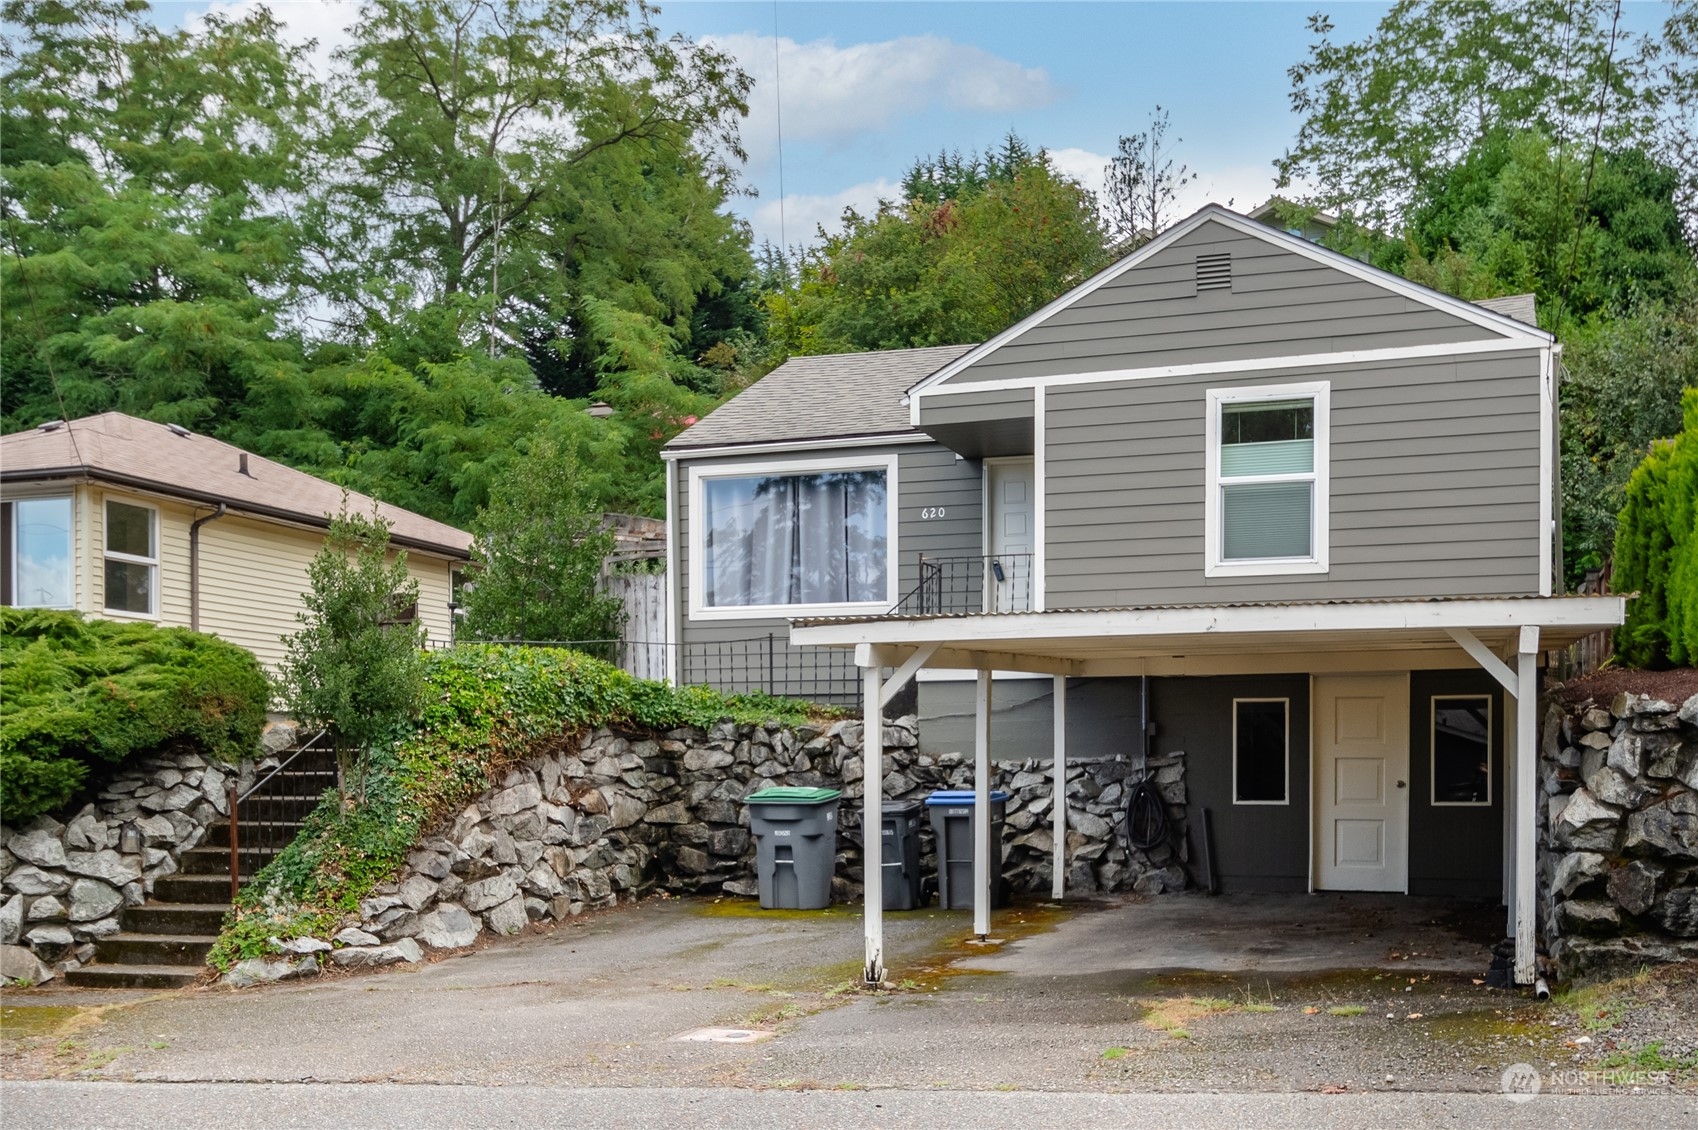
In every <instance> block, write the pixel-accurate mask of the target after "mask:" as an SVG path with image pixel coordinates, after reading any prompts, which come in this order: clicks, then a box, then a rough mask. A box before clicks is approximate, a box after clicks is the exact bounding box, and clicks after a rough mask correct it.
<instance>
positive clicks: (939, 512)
mask: <svg viewBox="0 0 1698 1130" xmlns="http://www.w3.org/2000/svg"><path fill="white" fill-rule="evenodd" d="M920 517H921V518H922V519H924V518H941V517H943V507H941V506H922V507H920Z"/></svg>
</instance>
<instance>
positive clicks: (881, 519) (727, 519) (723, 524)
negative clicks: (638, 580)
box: [702, 471, 887, 607]
mask: <svg viewBox="0 0 1698 1130" xmlns="http://www.w3.org/2000/svg"><path fill="white" fill-rule="evenodd" d="M884 478H885V476H884V472H883V471H831V472H824V473H820V474H811V475H763V476H751V477H746V478H711V479H707V480H705V481H704V484H703V486H704V489H703V492H702V496H703V509H704V510H705V511H706V513H704V514H703V516H702V518H703V521H704V523H705V524H706V530H707V533H706V537H705V539H704V542H705V544H704V547H703V553H704V558H705V560H704V562H703V570H702V574H703V588H704V597H705V600H706V603H707V604H708V605H709V606H710V607H740V606H757V607H758V606H782V605H794V604H844V603H856V602H872V601H878V600H882V599H884V598H885V596H886V595H887V593H886V590H885V576H886V574H885V557H886V548H887V546H886V542H887V537H886V524H885V520H886V511H885V481H884Z"/></svg>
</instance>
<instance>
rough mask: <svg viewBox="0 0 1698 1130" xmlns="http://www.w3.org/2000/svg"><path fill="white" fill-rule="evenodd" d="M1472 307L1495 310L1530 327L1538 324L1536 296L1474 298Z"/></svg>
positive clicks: (1510, 295) (1514, 295)
mask: <svg viewBox="0 0 1698 1130" xmlns="http://www.w3.org/2000/svg"><path fill="white" fill-rule="evenodd" d="M1474 305H1476V306H1484V307H1485V308H1486V309H1488V310H1495V311H1497V312H1498V313H1499V314H1502V315H1504V316H1505V317H1507V318H1514V319H1515V320H1516V321H1518V322H1526V323H1527V324H1528V325H1530V326H1535V327H1536V326H1538V324H1539V304H1538V296H1537V295H1533V294H1506V295H1504V296H1503V297H1502V298H1476V299H1475V300H1474Z"/></svg>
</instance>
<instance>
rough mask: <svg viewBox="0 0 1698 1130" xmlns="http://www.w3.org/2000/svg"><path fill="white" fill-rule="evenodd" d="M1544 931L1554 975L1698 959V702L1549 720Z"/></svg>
mask: <svg viewBox="0 0 1698 1130" xmlns="http://www.w3.org/2000/svg"><path fill="white" fill-rule="evenodd" d="M1540 776H1541V784H1542V786H1543V789H1544V794H1545V796H1546V798H1547V804H1546V812H1545V819H1544V820H1542V821H1541V822H1540V828H1539V831H1540V843H1539V885H1540V904H1539V910H1540V916H1539V919H1540V928H1541V930H1542V932H1543V936H1544V939H1545V944H1546V947H1547V952H1548V953H1549V955H1550V957H1551V959H1552V961H1553V963H1554V964H1555V967H1556V972H1557V973H1558V975H1559V976H1563V977H1574V976H1586V975H1592V974H1605V973H1610V972H1618V971H1628V970H1631V969H1636V968H1638V967H1639V966H1641V965H1643V964H1645V963H1647V962H1664V961H1678V960H1685V959H1693V958H1698V695H1694V696H1692V697H1691V698H1689V699H1687V700H1686V701H1685V703H1684V704H1682V705H1680V706H1678V707H1677V706H1675V705H1674V704H1673V703H1669V702H1662V701H1658V700H1655V699H1651V698H1649V697H1647V696H1644V695H1631V694H1620V695H1616V696H1615V698H1614V699H1613V701H1611V702H1608V703H1598V702H1594V701H1591V700H1587V701H1584V702H1581V703H1579V704H1577V705H1575V706H1573V707H1571V708H1568V709H1564V708H1562V707H1560V706H1555V705H1553V706H1552V707H1551V708H1550V709H1549V711H1548V713H1547V714H1546V717H1545V727H1544V734H1543V741H1542V742H1541V750H1540Z"/></svg>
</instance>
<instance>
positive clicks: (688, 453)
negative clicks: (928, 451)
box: [660, 432, 937, 461]
mask: <svg viewBox="0 0 1698 1130" xmlns="http://www.w3.org/2000/svg"><path fill="white" fill-rule="evenodd" d="M903 443H910V444H935V443H937V441H936V440H935V439H933V438H932V437H931V436H929V435H926V434H925V433H924V432H899V433H894V434H892V433H884V434H880V435H865V436H834V437H831V438H829V439H775V440H750V441H749V442H747V443H723V444H717V445H714V446H711V447H679V448H670V449H667V450H664V451H662V452H661V453H660V457H661V458H662V459H664V460H668V461H672V460H678V459H716V458H719V457H720V456H724V455H760V454H762V453H764V452H788V451H835V450H838V449H840V448H845V447H886V446H891V445H895V444H903Z"/></svg>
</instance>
